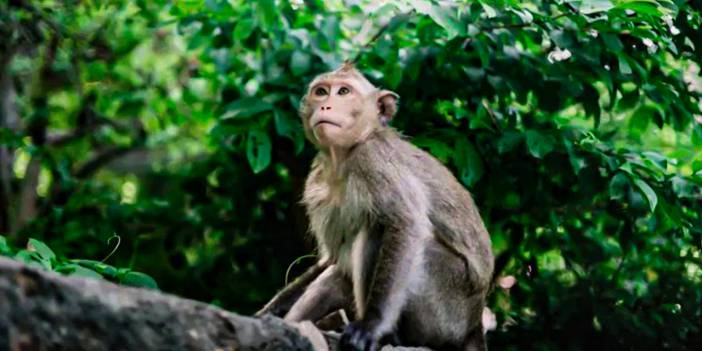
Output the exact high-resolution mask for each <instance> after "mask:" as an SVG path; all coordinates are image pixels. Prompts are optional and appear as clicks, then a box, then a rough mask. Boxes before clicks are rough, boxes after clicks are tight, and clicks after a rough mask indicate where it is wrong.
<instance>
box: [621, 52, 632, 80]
mask: <svg viewBox="0 0 702 351" xmlns="http://www.w3.org/2000/svg"><path fill="white" fill-rule="evenodd" d="M617 59H618V60H619V72H620V73H621V74H623V75H625V76H628V75H630V74H631V73H633V71H632V70H631V66H630V65H629V61H628V59H627V58H626V57H623V56H622V55H617Z"/></svg>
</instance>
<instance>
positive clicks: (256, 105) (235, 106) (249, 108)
mask: <svg viewBox="0 0 702 351" xmlns="http://www.w3.org/2000/svg"><path fill="white" fill-rule="evenodd" d="M272 109H273V105H271V104H270V103H267V102H265V101H263V100H262V99H260V98H255V97H248V98H243V99H239V100H236V101H234V102H232V103H230V104H229V105H227V106H226V107H225V108H224V110H225V111H226V112H224V114H222V115H221V116H220V117H219V118H220V119H222V120H226V119H231V118H248V117H251V116H254V115H256V114H259V113H261V112H265V111H270V110H272Z"/></svg>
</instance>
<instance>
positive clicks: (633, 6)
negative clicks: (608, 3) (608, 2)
mask: <svg viewBox="0 0 702 351" xmlns="http://www.w3.org/2000/svg"><path fill="white" fill-rule="evenodd" d="M617 8H618V9H621V10H633V11H635V12H636V13H638V14H641V15H649V16H656V17H660V16H662V15H663V13H662V12H661V10H662V8H659V7H658V4H656V3H655V1H622V2H620V3H619V4H617Z"/></svg>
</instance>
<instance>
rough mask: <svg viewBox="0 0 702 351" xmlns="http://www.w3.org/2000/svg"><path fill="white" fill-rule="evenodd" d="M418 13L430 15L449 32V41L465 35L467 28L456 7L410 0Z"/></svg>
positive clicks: (421, 0) (422, 0)
mask: <svg viewBox="0 0 702 351" xmlns="http://www.w3.org/2000/svg"><path fill="white" fill-rule="evenodd" d="M410 4H411V5H412V7H414V9H415V10H417V12H419V13H421V14H423V15H428V16H429V17H430V18H431V19H432V20H433V21H434V22H435V23H436V24H438V25H439V26H441V27H442V28H444V29H445V30H446V32H448V36H449V39H450V38H453V37H455V36H457V35H465V33H466V26H465V25H463V24H462V23H461V22H460V21H459V20H458V17H457V14H456V10H455V7H453V6H438V5H434V4H432V3H431V2H429V1H426V0H410Z"/></svg>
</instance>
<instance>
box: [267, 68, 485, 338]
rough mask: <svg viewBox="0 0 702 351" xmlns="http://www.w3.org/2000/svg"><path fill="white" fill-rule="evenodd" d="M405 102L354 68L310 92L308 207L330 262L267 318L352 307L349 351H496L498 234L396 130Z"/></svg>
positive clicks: (306, 108) (271, 306)
mask: <svg viewBox="0 0 702 351" xmlns="http://www.w3.org/2000/svg"><path fill="white" fill-rule="evenodd" d="M397 99H398V96H397V94H395V93H393V92H391V91H388V90H381V89H378V88H376V87H375V86H373V84H371V83H370V82H369V81H368V80H367V79H366V78H365V77H364V76H363V75H362V74H361V73H360V72H359V71H358V70H356V69H355V68H354V67H353V65H351V64H345V65H343V66H342V67H341V68H339V69H337V70H335V71H332V72H329V73H326V74H322V75H320V76H318V77H317V78H315V79H314V80H313V81H312V83H311V84H310V85H309V88H308V90H307V93H306V94H305V96H304V97H303V99H302V101H301V106H300V116H301V117H302V123H303V125H304V130H305V133H306V135H307V138H308V139H309V140H310V141H311V142H312V143H313V144H314V145H315V146H316V147H317V148H318V149H319V154H318V155H317V157H316V158H315V159H314V161H313V164H312V169H311V171H310V174H309V176H308V178H307V182H306V185H305V192H304V196H303V202H304V204H305V206H306V208H307V214H308V216H309V220H310V230H311V232H312V233H313V234H314V235H315V238H316V240H317V243H318V246H319V252H320V256H321V258H320V260H319V262H318V263H317V264H316V265H315V266H313V267H312V268H310V269H309V270H308V271H307V272H306V273H305V274H303V275H302V276H301V277H300V278H298V279H297V280H296V281H294V282H293V283H292V284H290V285H288V287H286V288H285V289H283V291H281V292H280V293H278V294H277V295H276V296H275V297H274V298H273V300H272V301H271V302H269V303H268V305H266V306H265V307H264V308H263V309H262V310H261V311H259V313H258V314H259V315H261V314H264V313H273V314H276V315H280V316H285V319H286V320H289V321H301V320H312V321H317V320H319V319H321V318H322V317H324V316H326V315H327V314H329V313H331V312H334V311H336V310H338V309H342V308H343V309H347V310H348V309H351V310H353V311H354V312H355V317H356V319H355V320H354V321H353V322H352V323H351V324H349V325H347V326H346V328H345V329H344V332H343V334H342V337H341V348H342V349H344V350H364V351H365V350H376V349H377V347H378V346H379V345H380V344H382V343H384V342H388V341H393V342H394V343H399V344H400V345H404V346H427V347H430V348H435V349H461V350H485V349H486V345H485V341H484V337H483V330H482V325H481V314H482V311H483V307H484V305H485V297H486V294H487V292H488V289H489V285H490V282H491V276H492V271H493V255H492V250H491V244H490V237H489V235H488V233H487V230H486V229H485V226H484V224H483V221H482V219H481V218H480V215H479V214H478V210H477V208H476V206H475V204H474V202H473V199H472V198H471V196H470V194H469V193H468V191H466V190H465V189H464V188H463V186H461V184H460V183H459V182H458V181H457V180H456V178H454V177H453V175H451V173H450V171H449V170H448V169H447V168H446V167H444V166H443V165H442V164H441V163H440V162H439V161H437V160H436V159H435V158H433V157H432V156H430V155H429V154H428V153H426V152H424V151H422V150H420V149H418V148H417V147H415V146H413V145H412V144H410V143H409V142H407V141H405V140H404V139H403V138H402V137H401V136H400V135H399V134H398V132H396V131H395V130H394V129H392V128H391V127H389V126H388V121H389V120H390V119H391V118H392V117H393V116H394V114H395V111H396V103H397Z"/></svg>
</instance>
